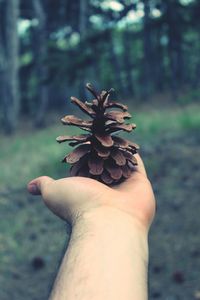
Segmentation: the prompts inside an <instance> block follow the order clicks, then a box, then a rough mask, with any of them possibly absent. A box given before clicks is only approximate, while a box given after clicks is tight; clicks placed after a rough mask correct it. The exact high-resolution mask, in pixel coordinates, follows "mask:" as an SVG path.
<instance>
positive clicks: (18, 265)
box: [0, 104, 200, 300]
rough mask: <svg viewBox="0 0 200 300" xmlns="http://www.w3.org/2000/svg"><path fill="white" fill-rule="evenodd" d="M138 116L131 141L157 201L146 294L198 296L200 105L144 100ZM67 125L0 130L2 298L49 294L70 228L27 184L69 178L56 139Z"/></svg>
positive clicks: (40, 299)
mask: <svg viewBox="0 0 200 300" xmlns="http://www.w3.org/2000/svg"><path fill="white" fill-rule="evenodd" d="M133 116H134V115H133ZM134 117H135V118H134V119H133V120H134V122H135V123H136V124H137V127H138V128H137V130H136V133H135V134H133V139H134V140H135V141H136V142H137V143H138V144H140V145H141V153H142V156H143V158H144V161H145V164H146V167H147V170H148V173H149V177H150V179H151V181H152V183H153V187H154V191H155V194H156V199H157V214H156V218H155V220H154V223H153V225H152V228H151V231H150V237H149V241H150V264H149V299H150V300H151V299H152V300H153V299H161V300H180V299H181V300H192V299H200V280H199V279H200V218H199V216H200V197H199V194H200V190H199V183H200V172H199V170H200V159H199V156H200V150H199V146H200V135H199V128H200V114H199V106H197V104H191V105H185V106H179V107H178V106H177V107H176V106H173V107H172V108H170V107H162V108H156V109H155V108H152V107H150V106H149V107H147V106H146V107H144V108H142V109H140V110H136V111H135V116H134ZM26 127H27V126H26ZM67 130H69V129H66V127H65V128H64V127H62V126H61V125H59V126H58V125H51V126H50V127H48V128H46V129H43V130H41V131H33V130H31V131H29V130H26V132H25V130H22V131H21V132H20V133H19V134H18V135H16V136H14V137H12V138H9V137H4V136H1V148H0V165H1V172H0V299H1V300H11V299H14V300H27V299H29V300H45V299H48V294H49V290H50V288H51V285H52V282H53V280H54V277H55V274H56V271H57V268H58V265H59V263H60V259H61V257H62V254H63V251H64V249H65V248H66V246H67V243H68V240H69V231H70V229H69V228H68V227H67V225H66V224H64V223H63V222H62V221H60V220H58V219H57V218H56V217H55V216H54V215H52V214H51V213H50V212H49V211H48V209H46V207H45V206H44V205H43V203H42V201H41V199H40V197H32V196H31V195H29V194H28V193H27V191H26V184H27V182H28V181H29V180H30V179H32V178H34V177H35V176H39V175H43V174H45V175H50V176H53V177H54V178H59V177H62V176H65V174H66V173H67V172H66V166H65V165H63V164H60V163H59V160H60V159H61V158H62V157H63V156H64V155H65V153H67V152H68V150H69V149H68V146H67V145H58V144H57V143H56V142H55V138H56V136H58V135H60V134H63V133H66V131H67ZM70 130H71V129H70ZM73 133H74V131H73ZM129 139H130V137H129ZM133 255H134V254H133Z"/></svg>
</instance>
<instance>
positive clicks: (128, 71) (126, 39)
mask: <svg viewBox="0 0 200 300" xmlns="http://www.w3.org/2000/svg"><path fill="white" fill-rule="evenodd" d="M123 46H124V49H123V56H124V71H125V75H126V95H127V96H134V94H135V90H134V81H133V76H132V61H131V55H130V52H131V49H130V32H129V31H127V30H124V32H123Z"/></svg>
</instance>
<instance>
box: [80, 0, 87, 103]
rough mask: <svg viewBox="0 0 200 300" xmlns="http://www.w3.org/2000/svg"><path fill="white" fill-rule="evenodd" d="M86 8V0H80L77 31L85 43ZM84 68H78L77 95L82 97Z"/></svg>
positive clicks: (83, 96)
mask: <svg viewBox="0 0 200 300" xmlns="http://www.w3.org/2000/svg"><path fill="white" fill-rule="evenodd" d="M87 8H88V0H80V12H79V33H80V39H81V43H82V44H83V46H84V44H85V43H86V41H85V39H86V31H87V18H88V15H87ZM85 47H87V45H85ZM84 72H85V70H84V69H83V70H82V69H80V70H79V97H80V98H82V99H85V98H86V90H85V84H86V81H87V78H85V74H84Z"/></svg>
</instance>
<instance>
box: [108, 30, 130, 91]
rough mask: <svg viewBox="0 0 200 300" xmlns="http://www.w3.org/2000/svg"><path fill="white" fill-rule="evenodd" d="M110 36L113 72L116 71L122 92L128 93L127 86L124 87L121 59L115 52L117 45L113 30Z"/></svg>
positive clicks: (116, 80)
mask: <svg viewBox="0 0 200 300" xmlns="http://www.w3.org/2000/svg"><path fill="white" fill-rule="evenodd" d="M108 36H109V43H108V46H109V49H108V51H109V58H110V63H111V65H112V68H113V72H114V80H115V86H116V87H118V89H119V93H120V94H122V95H126V88H125V87H124V84H123V81H122V77H121V65H120V63H119V59H118V57H117V54H116V52H115V45H114V41H113V37H112V32H110V33H109V35H108Z"/></svg>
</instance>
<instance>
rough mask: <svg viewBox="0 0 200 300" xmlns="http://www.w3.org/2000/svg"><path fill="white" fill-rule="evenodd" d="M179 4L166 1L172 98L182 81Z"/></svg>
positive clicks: (175, 96)
mask: <svg viewBox="0 0 200 300" xmlns="http://www.w3.org/2000/svg"><path fill="white" fill-rule="evenodd" d="M178 6H179V4H178V3H175V2H173V1H168V4H167V21H168V37H169V44H168V51H169V58H170V66H171V89H172V97H173V99H174V100H176V99H177V97H178V90H179V88H180V86H181V85H182V83H183V81H184V72H183V70H184V67H183V53H182V35H181V32H180V23H181V22H180V18H179V14H178V9H179V7H178Z"/></svg>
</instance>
